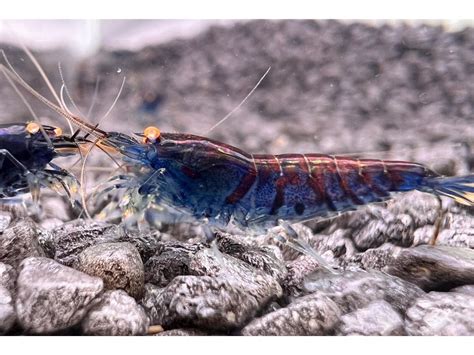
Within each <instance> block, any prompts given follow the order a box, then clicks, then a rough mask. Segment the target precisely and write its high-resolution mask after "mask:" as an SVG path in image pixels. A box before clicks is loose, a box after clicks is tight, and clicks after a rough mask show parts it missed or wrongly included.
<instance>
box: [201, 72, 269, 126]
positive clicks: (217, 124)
mask: <svg viewBox="0 0 474 355" xmlns="http://www.w3.org/2000/svg"><path fill="white" fill-rule="evenodd" d="M271 68H272V67H268V69H267V71H266V72H265V74H263V75H262V77H261V78H260V80H259V81H258V82H257V84H256V85H255V86H254V87H253V89H252V90H250V92H249V93H248V94H247V96H245V97H244V99H243V100H242V101H241V102H240V104H238V105H237V106H236V107H235V108H234V109H233V110H232V111H230V112H229V113H228V114H227V115H226V116H225V117H224V118H223V119H221V120H220V121H219V122H217V123H216V124H215V125H214V126H212V127H211V128H210V129H209V130H208V131H207V133H209V132H211V131H213V130H214V129H216V128H217V127H218V126H219V125H221V124H222V123H224V122H225V121H226V120H227V119H228V118H229V117H230V116H232V114H233V113H234V112H235V111H237V110H238V109H239V108H240V107H241V106H242V105H243V104H244V103H245V101H247V99H248V98H249V97H250V95H252V94H253V92H254V91H255V90H256V89H257V88H258V86H259V85H260V83H261V82H262V81H263V79H265V77H266V76H267V74H268V73H269V71H270V69H271Z"/></svg>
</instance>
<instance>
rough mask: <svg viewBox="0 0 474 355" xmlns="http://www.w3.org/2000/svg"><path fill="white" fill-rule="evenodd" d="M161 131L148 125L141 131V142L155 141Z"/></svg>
mask: <svg viewBox="0 0 474 355" xmlns="http://www.w3.org/2000/svg"><path fill="white" fill-rule="evenodd" d="M160 135H161V132H160V130H159V129H158V128H156V127H154V126H149V127H147V128H145V130H144V131H143V136H144V137H143V143H155V142H156V141H157V140H158V139H159V138H160Z"/></svg>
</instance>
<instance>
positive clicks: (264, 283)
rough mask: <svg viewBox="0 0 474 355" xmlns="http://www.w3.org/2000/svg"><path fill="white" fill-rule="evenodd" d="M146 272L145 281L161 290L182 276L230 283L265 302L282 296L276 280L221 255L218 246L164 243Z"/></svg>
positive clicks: (247, 265) (240, 261) (151, 259)
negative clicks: (270, 297) (215, 278)
mask: <svg viewBox="0 0 474 355" xmlns="http://www.w3.org/2000/svg"><path fill="white" fill-rule="evenodd" d="M265 257H266V256H262V259H260V260H263V258H265ZM255 260H256V259H255ZM262 268H264V267H263V266H262ZM145 269H146V270H147V274H146V275H147V277H146V281H147V282H150V283H153V284H155V285H158V286H166V285H167V284H168V283H169V280H173V278H174V277H176V276H180V275H194V276H212V277H221V278H224V279H226V280H228V281H231V282H232V283H233V284H235V285H237V286H238V287H241V288H244V289H246V290H247V292H249V293H252V295H253V296H254V297H257V299H259V300H266V299H267V298H268V295H269V294H271V295H280V294H281V287H280V285H279V284H278V282H277V280H276V279H275V278H274V277H272V276H270V275H269V274H267V273H266V272H264V271H261V270H259V269H257V268H255V267H253V266H251V265H249V264H248V263H246V262H244V261H242V260H239V259H237V258H234V257H232V256H229V255H227V254H224V253H222V252H220V251H219V250H218V249H217V248H216V247H215V246H214V247H212V248H208V247H206V246H204V245H203V244H186V243H181V242H170V243H163V244H162V245H161V247H160V249H159V252H157V254H156V255H155V256H153V257H152V258H150V259H149V260H148V262H147V263H146V264H145Z"/></svg>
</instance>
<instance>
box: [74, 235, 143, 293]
mask: <svg viewBox="0 0 474 355" xmlns="http://www.w3.org/2000/svg"><path fill="white" fill-rule="evenodd" d="M74 268H75V269H77V270H79V271H82V272H84V273H86V274H88V275H91V276H97V277H100V278H101V279H102V280H104V285H105V288H106V289H108V290H114V289H123V290H125V291H126V292H127V293H128V294H129V295H130V296H132V297H134V298H136V299H138V298H140V297H141V296H142V295H143V290H144V285H145V276H144V268H143V263H142V259H141V258H140V254H139V253H138V251H137V249H136V248H135V247H134V246H133V245H132V244H130V243H102V244H98V245H94V246H91V247H89V248H87V249H85V250H84V251H83V252H81V253H80V254H79V255H78V257H77V260H76V262H75V263H74Z"/></svg>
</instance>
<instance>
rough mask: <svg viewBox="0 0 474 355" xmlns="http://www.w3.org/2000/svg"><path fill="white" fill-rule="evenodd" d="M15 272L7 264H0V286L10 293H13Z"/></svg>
mask: <svg viewBox="0 0 474 355" xmlns="http://www.w3.org/2000/svg"><path fill="white" fill-rule="evenodd" d="M16 277H17V274H16V271H15V269H14V268H13V267H11V266H10V265H8V264H4V263H0V286H3V287H5V288H6V289H7V290H8V291H10V293H12V294H14V293H15V291H16V290H15V283H16Z"/></svg>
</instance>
